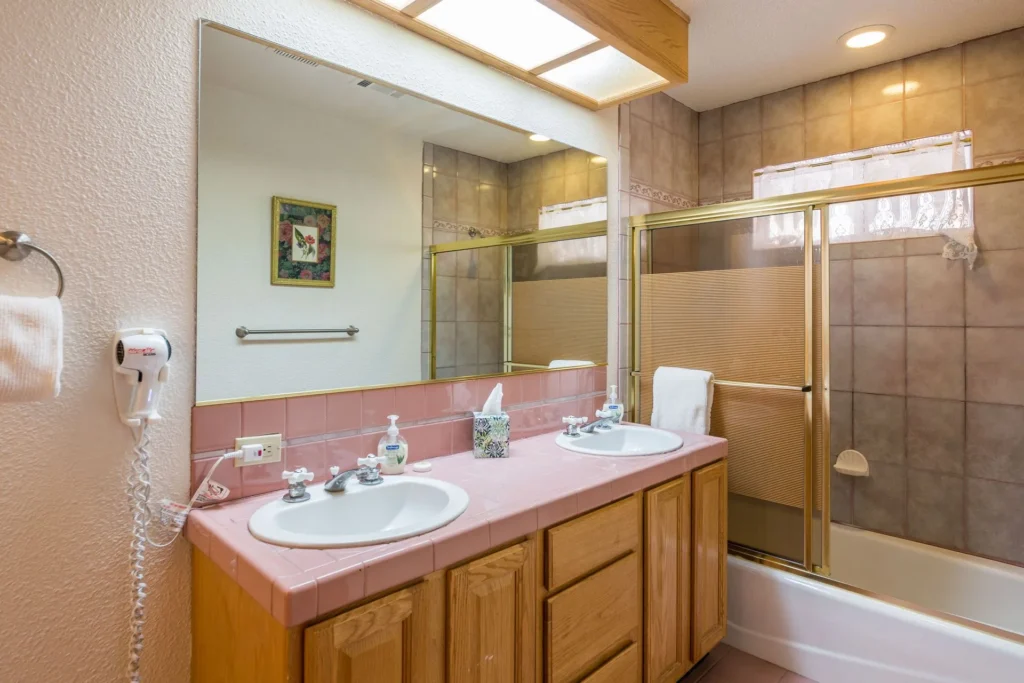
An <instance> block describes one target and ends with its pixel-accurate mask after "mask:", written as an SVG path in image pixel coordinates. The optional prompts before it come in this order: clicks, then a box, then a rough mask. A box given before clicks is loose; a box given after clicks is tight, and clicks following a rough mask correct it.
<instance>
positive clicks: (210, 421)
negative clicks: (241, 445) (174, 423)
mask: <svg viewBox="0 0 1024 683" xmlns="http://www.w3.org/2000/svg"><path fill="white" fill-rule="evenodd" d="M241 435H242V404H241V403H225V404H223V405H217V406H196V407H195V408H193V409H192V452H193V453H203V452H205V451H215V450H221V449H223V450H229V449H232V448H234V447H235V439H236V438H238V437H240V436H241Z"/></svg>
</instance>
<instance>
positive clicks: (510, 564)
mask: <svg viewBox="0 0 1024 683" xmlns="http://www.w3.org/2000/svg"><path fill="white" fill-rule="evenodd" d="M727 495H728V493H727V489H726V464H725V462H724V461H719V462H715V463H712V464H711V465H708V466H706V467H704V468H702V469H700V470H696V471H694V472H692V473H690V474H685V475H683V476H681V477H678V478H676V479H673V480H671V481H668V482H665V483H663V484H660V485H658V486H655V487H653V488H651V489H648V490H647V491H643V492H638V493H635V494H633V495H631V496H629V497H628V498H624V499H622V500H619V501H617V502H614V503H610V504H608V505H605V506H604V507H601V508H598V509H597V510H593V511H591V512H588V513H585V514H582V515H580V516H578V517H576V518H574V519H570V520H568V521H566V522H563V523H562V524H558V525H556V526H553V527H550V528H547V529H543V530H540V531H537V532H535V533H534V534H531V535H530V536H529V537H527V538H525V539H523V540H520V541H519V542H516V543H514V544H512V545H510V546H508V547H505V548H501V549H498V550H496V551H493V552H490V553H488V554H487V555H484V556H482V557H479V558H477V559H473V560H470V561H468V562H466V563H464V564H462V565H459V566H456V567H453V568H449V569H444V570H439V571H436V572H434V573H433V574H430V575H428V576H426V577H424V578H423V579H421V580H419V581H416V582H414V583H412V584H410V585H407V586H405V587H402V588H399V589H397V590H395V591H393V592H391V593H389V594H387V595H383V596H379V597H376V598H373V597H371V598H370V599H369V600H368V601H366V602H364V603H362V604H359V605H357V606H355V607H353V608H350V609H349V610H348V611H346V612H343V613H341V614H338V615H335V616H331V617H328V618H326V619H324V620H322V621H320V622H317V623H312V624H307V625H300V626H293V627H288V628H286V627H284V626H282V625H281V624H280V623H279V622H277V621H276V620H275V619H274V618H273V617H272V616H271V615H270V614H269V613H268V612H267V611H266V610H265V609H264V608H263V607H261V606H260V605H259V604H258V603H257V602H256V601H255V600H254V599H253V598H252V597H251V596H250V595H248V594H247V593H246V592H245V591H243V590H242V589H241V587H240V586H239V585H238V584H237V582H235V580H234V579H233V578H231V577H229V576H228V575H227V574H225V573H224V572H223V571H222V570H221V569H220V568H219V567H217V566H216V565H214V564H213V562H212V561H211V560H210V559H209V558H208V557H206V556H205V555H203V554H202V553H201V552H200V551H198V550H196V551H195V553H194V557H195V563H194V564H195V568H194V578H193V591H194V592H193V669H192V671H193V676H192V680H193V681H194V682H195V683H233V682H234V681H238V682H239V683H242V682H244V683H410V682H415V683H491V682H495V683H498V682H500V683H640V682H641V681H643V682H644V683H669V682H670V681H671V682H674V681H677V680H678V679H679V678H681V677H682V676H683V674H685V673H686V672H687V671H688V670H689V669H690V668H691V667H692V666H693V664H694V663H695V662H697V661H698V660H699V659H700V658H701V657H703V656H704V655H705V654H706V653H707V652H708V651H709V650H710V649H711V648H712V647H714V645H715V644H716V643H718V642H719V641H720V640H721V639H722V638H723V637H724V636H725V629H726V585H725V579H726V559H727V545H726V503H727Z"/></svg>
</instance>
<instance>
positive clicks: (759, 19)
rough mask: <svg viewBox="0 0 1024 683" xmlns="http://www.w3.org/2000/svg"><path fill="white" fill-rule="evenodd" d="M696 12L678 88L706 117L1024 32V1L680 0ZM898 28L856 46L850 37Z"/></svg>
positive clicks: (683, 6)
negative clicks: (686, 76) (685, 77)
mask: <svg viewBox="0 0 1024 683" xmlns="http://www.w3.org/2000/svg"><path fill="white" fill-rule="evenodd" d="M672 2H673V3H675V4H676V5H677V6H679V7H680V8H681V9H682V10H683V11H685V12H686V13H687V14H689V15H690V19H691V22H690V82H689V83H686V84H684V85H680V86H676V87H675V88H672V89H670V90H668V91H667V92H668V94H669V95H671V96H672V97H673V98H675V99H677V100H679V101H680V102H682V103H683V104H686V105H687V106H689V107H691V108H693V109H696V110H697V111H704V110H706V109H714V108H715V107H720V106H722V105H725V104H732V103H733V102H739V101H742V100H746V99H749V98H751V97H757V96H758V95H765V94H767V93H772V92H776V91H779V90H785V89H786V88H791V87H793V86H796V85H800V84H803V83H811V82H814V81H817V80H820V79H822V78H828V77H829V76H837V75H839V74H844V73H848V72H850V71H856V70H857V69H863V68H866V67H869V66H875V65H877V64H883V63H885V62H890V61H893V60H895V59H901V58H903V57H909V56H911V55H916V54H920V53H922V52H928V51H930V50H935V49H937V48H940V47H948V46H950V45H955V44H957V43H962V42H964V41H966V40H971V39H972V38H980V37H982V36H987V35H991V34H993V33H999V32H1000V31H1005V30H1007V29H1011V28H1016V27H1018V26H1024V2H1022V1H1021V0H672ZM870 24H890V25H892V26H894V27H895V28H896V31H895V32H894V33H893V34H892V35H891V36H889V38H888V39H887V40H885V41H883V42H882V43H880V44H878V45H876V46H873V47H868V48H864V49H861V50H851V49H850V48H848V47H846V46H845V45H842V44H840V43H838V42H837V41H838V39H839V36H841V35H843V34H844V33H846V32H847V31H850V30H853V29H855V28H859V27H861V26H867V25H870Z"/></svg>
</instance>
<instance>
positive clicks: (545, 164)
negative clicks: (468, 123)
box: [508, 149, 608, 233]
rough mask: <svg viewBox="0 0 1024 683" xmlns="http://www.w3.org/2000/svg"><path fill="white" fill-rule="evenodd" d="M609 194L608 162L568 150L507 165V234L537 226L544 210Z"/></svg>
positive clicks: (582, 152) (530, 229) (533, 228)
mask: <svg viewBox="0 0 1024 683" xmlns="http://www.w3.org/2000/svg"><path fill="white" fill-rule="evenodd" d="M607 194H608V162H607V161H605V160H604V159H602V158H601V157H597V156H594V155H592V154H588V153H587V152H584V151H583V150H581V149H565V150H561V151H559V152H552V153H551V154H545V155H543V156H539V157H532V158H530V159H524V160H522V161H517V162H515V163H512V164H509V165H508V231H509V232H512V233H517V232H530V231H533V230H536V229H537V227H538V216H539V212H540V210H541V208H542V207H545V206H552V205H554V204H564V203H566V202H576V201H580V200H582V199H591V198H593V197H604V196H606V195H607Z"/></svg>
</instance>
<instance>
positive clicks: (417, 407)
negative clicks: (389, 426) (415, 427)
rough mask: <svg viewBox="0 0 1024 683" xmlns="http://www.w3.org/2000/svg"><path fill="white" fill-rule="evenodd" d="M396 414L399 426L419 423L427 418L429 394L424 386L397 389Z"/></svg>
mask: <svg viewBox="0 0 1024 683" xmlns="http://www.w3.org/2000/svg"><path fill="white" fill-rule="evenodd" d="M395 414H396V415H398V423H399V424H408V423H415V422H419V421H420V420H425V419H426V418H427V392H426V387H424V386H423V385H422V384H418V385H414V386H411V387H398V388H396V389H395ZM385 424H386V423H385Z"/></svg>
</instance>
